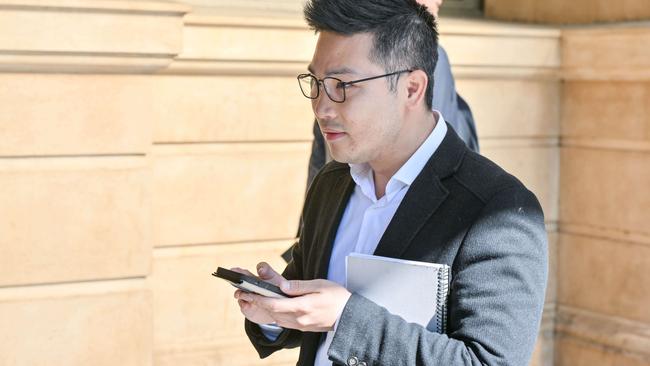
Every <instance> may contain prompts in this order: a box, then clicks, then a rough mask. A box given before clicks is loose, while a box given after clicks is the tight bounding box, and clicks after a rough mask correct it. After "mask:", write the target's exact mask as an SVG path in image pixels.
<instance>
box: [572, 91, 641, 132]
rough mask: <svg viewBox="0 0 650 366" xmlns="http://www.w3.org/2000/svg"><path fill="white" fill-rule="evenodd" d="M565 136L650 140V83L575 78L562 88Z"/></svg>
mask: <svg viewBox="0 0 650 366" xmlns="http://www.w3.org/2000/svg"><path fill="white" fill-rule="evenodd" d="M562 99H563V106H564V107H563V117H562V120H563V121H564V123H563V124H562V137H564V138H583V139H594V138H597V139H614V140H625V141H624V142H626V143H627V142H631V141H636V142H650V108H648V106H649V105H650V84H649V83H640V82H601V81H574V82H568V83H566V84H565V87H564V90H563V98H562Z"/></svg>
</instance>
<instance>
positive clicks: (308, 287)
mask: <svg viewBox="0 0 650 366" xmlns="http://www.w3.org/2000/svg"><path fill="white" fill-rule="evenodd" d="M319 283H320V280H311V281H298V280H293V281H283V282H282V283H281V284H280V289H281V290H282V292H284V293H285V294H287V295H292V296H300V295H306V294H311V293H314V292H318V291H319V290H320V289H321V287H322V286H321V285H320V284H319Z"/></svg>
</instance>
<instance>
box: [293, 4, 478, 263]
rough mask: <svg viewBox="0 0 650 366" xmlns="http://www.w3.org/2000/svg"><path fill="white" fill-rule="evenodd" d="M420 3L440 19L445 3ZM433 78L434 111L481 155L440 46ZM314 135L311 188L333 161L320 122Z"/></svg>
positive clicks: (471, 120) (469, 115)
mask: <svg viewBox="0 0 650 366" xmlns="http://www.w3.org/2000/svg"><path fill="white" fill-rule="evenodd" d="M418 3H420V4H422V5H425V6H426V7H427V9H428V10H429V12H430V13H431V14H433V16H434V17H436V18H437V17H438V12H439V11H440V7H441V6H442V0H418ZM432 57H433V55H432ZM433 78H434V80H435V83H434V85H433V108H434V109H436V110H438V111H440V112H442V115H443V116H445V120H446V121H447V122H448V123H449V124H450V125H451V126H452V127H453V128H454V131H456V133H457V134H458V136H459V137H460V138H461V139H462V140H463V141H464V142H465V144H466V145H467V147H469V148H470V149H471V150H473V151H475V152H479V144H478V137H477V134H476V127H475V125H474V117H473V116H472V111H471V109H470V108H469V105H468V104H467V102H466V101H465V100H464V99H463V98H462V97H461V96H460V95H459V94H458V93H457V92H456V85H455V82H454V76H453V74H452V73H451V65H450V63H449V58H448V57H447V52H446V51H445V50H444V48H442V46H440V45H438V62H437V64H436V68H435V72H434V75H433ZM313 134H314V141H313V143H312V146H311V155H310V156H309V170H308V172H307V185H308V186H309V184H311V182H312V181H313V180H314V177H315V176H316V174H317V173H318V171H319V170H320V169H321V168H322V167H323V166H324V165H325V163H327V161H329V160H330V159H328V158H329V156H328V153H327V147H326V144H325V141H324V139H323V134H322V133H321V131H320V128H318V123H317V122H316V121H314V128H313ZM287 255H290V252H287V253H286V254H283V257H285V258H287V259H290V257H287Z"/></svg>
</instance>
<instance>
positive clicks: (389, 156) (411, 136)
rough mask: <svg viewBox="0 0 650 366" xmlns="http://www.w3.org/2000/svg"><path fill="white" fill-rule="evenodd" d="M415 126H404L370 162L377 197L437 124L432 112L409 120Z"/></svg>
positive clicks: (382, 194)
mask: <svg viewBox="0 0 650 366" xmlns="http://www.w3.org/2000/svg"><path fill="white" fill-rule="evenodd" d="M409 124H410V125H412V126H413V127H417V128H406V129H405V133H403V134H401V135H400V136H399V137H398V139H397V141H395V143H394V144H393V145H392V146H391V147H390V148H387V149H386V150H385V151H384V153H383V154H382V156H381V157H380V158H378V159H375V160H374V161H372V162H370V163H369V164H370V167H371V168H372V172H373V178H374V181H375V194H376V196H377V199H379V198H381V197H383V196H384V194H386V185H388V181H389V180H390V178H392V177H393V175H395V173H397V171H398V170H399V169H400V168H401V167H402V166H403V165H404V164H405V163H406V162H407V161H408V160H409V158H411V156H412V155H413V154H414V153H415V151H417V149H418V148H419V147H420V146H421V145H422V143H423V142H424V141H425V140H426V139H427V137H429V135H430V134H431V132H432V131H433V129H434V128H435V127H436V124H437V117H436V115H435V114H434V113H428V114H426V116H424V117H423V118H421V119H419V120H416V121H411V122H409Z"/></svg>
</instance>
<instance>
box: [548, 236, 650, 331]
mask: <svg viewBox="0 0 650 366" xmlns="http://www.w3.org/2000/svg"><path fill="white" fill-rule="evenodd" d="M558 253H559V254H558V257H559V263H558V278H560V279H561V281H560V282H559V284H558V286H559V287H558V302H559V303H560V304H562V305H567V306H572V307H576V308H580V309H585V310H589V311H592V312H596V313H600V314H606V315H612V316H619V317H624V318H627V319H630V320H636V321H640V322H645V323H646V324H650V309H649V308H648V307H647V306H645V304H648V303H650V277H648V276H647V275H645V274H646V273H647V272H648V271H647V269H648V267H649V266H650V246H648V245H646V244H638V243H629V242H616V241H612V240H603V239H599V238H595V237H589V236H580V235H574V234H562V235H561V236H560V244H559V252H558Z"/></svg>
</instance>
